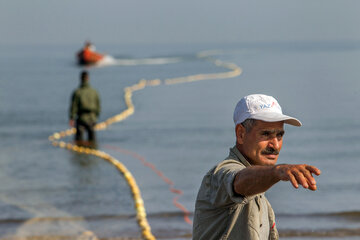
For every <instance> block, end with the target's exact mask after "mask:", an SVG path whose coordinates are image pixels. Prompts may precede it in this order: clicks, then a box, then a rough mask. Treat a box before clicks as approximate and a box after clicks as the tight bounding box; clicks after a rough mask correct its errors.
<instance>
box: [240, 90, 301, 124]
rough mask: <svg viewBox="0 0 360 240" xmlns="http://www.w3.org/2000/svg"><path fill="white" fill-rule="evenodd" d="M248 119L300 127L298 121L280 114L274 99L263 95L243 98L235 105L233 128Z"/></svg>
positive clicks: (280, 111)
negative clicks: (281, 122)
mask: <svg viewBox="0 0 360 240" xmlns="http://www.w3.org/2000/svg"><path fill="white" fill-rule="evenodd" d="M249 118H251V119H256V120H262V121H265V122H279V121H284V122H285V123H287V124H290V125H293V126H297V127H300V126H301V122H300V121H299V120H298V119H296V118H293V117H290V116H287V115H284V114H283V113H282V110H281V107H280V105H279V103H278V101H277V100H276V99H275V98H273V97H272V96H267V95H263V94H252V95H248V96H245V97H243V98H242V99H240V101H239V102H238V103H237V105H236V107H235V111H234V123H235V126H236V125H238V124H239V123H242V122H243V121H245V120H246V119H249Z"/></svg>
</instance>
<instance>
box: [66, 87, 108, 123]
mask: <svg viewBox="0 0 360 240" xmlns="http://www.w3.org/2000/svg"><path fill="white" fill-rule="evenodd" d="M100 110H101V109H100V98H99V94H98V93H97V91H96V90H95V89H93V88H92V87H90V85H89V84H88V83H85V84H81V85H80V87H79V88H78V89H76V90H75V91H74V93H73V94H72V97H71V105H70V113H69V115H70V116H69V117H70V119H72V120H75V119H76V120H80V121H83V122H86V123H95V122H96V121H97V118H98V116H99V114H100Z"/></svg>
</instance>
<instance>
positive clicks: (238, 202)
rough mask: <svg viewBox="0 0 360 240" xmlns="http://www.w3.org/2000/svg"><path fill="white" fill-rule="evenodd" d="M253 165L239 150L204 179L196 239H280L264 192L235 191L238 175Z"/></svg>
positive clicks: (197, 208) (196, 216)
mask: <svg viewBox="0 0 360 240" xmlns="http://www.w3.org/2000/svg"><path fill="white" fill-rule="evenodd" d="M248 166H250V164H249V162H248V161H246V159H245V158H244V157H243V156H242V154H241V153H240V152H239V150H238V149H237V148H236V147H233V148H232V149H230V154H229V157H228V158H226V159H225V160H224V161H222V162H221V163H220V164H218V165H217V166H215V167H214V168H213V169H211V170H210V171H209V172H208V173H207V174H206V175H205V177H204V178H203V181H202V183H201V186H200V189H199V193H198V196H197V199H196V204H195V214H194V225H193V240H212V239H213V240H219V239H221V240H225V239H227V240H235V239H236V240H247V239H248V240H257V239H258V240H268V239H271V240H272V239H278V238H279V236H278V232H277V229H276V226H275V215H274V211H273V210H272V208H271V206H270V203H269V202H268V200H267V199H266V197H265V195H264V193H261V194H257V195H254V196H246V197H244V196H241V195H239V194H236V193H235V192H234V188H233V182H234V179H235V176H236V174H237V173H238V172H239V171H241V170H242V169H244V168H246V167H248Z"/></svg>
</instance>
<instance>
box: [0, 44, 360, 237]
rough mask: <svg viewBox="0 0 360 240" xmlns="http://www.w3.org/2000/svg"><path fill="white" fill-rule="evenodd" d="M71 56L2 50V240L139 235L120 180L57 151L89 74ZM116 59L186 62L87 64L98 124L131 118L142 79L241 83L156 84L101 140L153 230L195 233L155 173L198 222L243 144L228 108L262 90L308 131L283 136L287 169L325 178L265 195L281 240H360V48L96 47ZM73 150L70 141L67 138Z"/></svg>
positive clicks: (66, 50) (52, 49)
mask: <svg viewBox="0 0 360 240" xmlns="http://www.w3.org/2000/svg"><path fill="white" fill-rule="evenodd" d="M78 47H79V46H77V45H73V46H69V45H68V46H41V47H40V46H0V52H1V54H0V123H1V124H0V136H1V144H0V181H1V183H2V184H1V185H0V212H1V214H0V238H6V237H12V236H16V237H26V236H54V237H55V236H78V235H80V234H81V233H83V232H85V231H91V232H93V233H94V234H95V235H96V236H97V237H99V238H111V237H139V236H140V231H139V228H138V226H137V223H136V219H135V211H134V204H133V202H132V198H131V195H130V192H129V188H128V186H127V184H126V182H125V180H124V178H123V176H122V175H121V174H119V172H118V171H117V170H116V169H115V168H114V167H113V166H112V165H110V164H109V163H107V162H105V161H104V160H102V159H98V158H96V157H93V156H86V155H80V154H77V153H73V152H70V151H68V150H64V149H60V148H55V147H53V146H52V145H51V144H50V142H49V141H48V137H49V136H50V135H51V134H53V133H54V132H57V131H61V130H65V129H67V128H68V125H67V123H68V107H69V101H70V95H71V92H72V91H73V90H74V89H75V88H76V87H77V86H78V82H79V81H78V76H79V73H80V71H81V70H82V69H81V68H79V67H78V66H76V65H75V59H74V56H75V52H76V51H77V50H78ZM97 47H98V49H99V51H102V52H106V53H108V54H110V55H112V56H114V57H115V58H117V59H127V60H129V59H132V60H134V59H135V60H139V59H140V60H141V59H144V58H146V59H149V58H150V59H158V58H169V59H172V58H176V59H178V61H177V62H175V63H174V62H172V61H169V62H168V63H167V62H166V61H165V62H163V64H155V63H159V62H156V61H154V62H153V63H154V64H151V60H150V62H148V63H150V64H146V65H144V64H135V65H132V66H124V65H114V66H107V67H101V68H91V69H89V72H90V81H91V84H92V85H93V86H94V87H95V88H96V89H98V91H99V93H100V95H101V100H102V113H101V116H100V121H102V120H105V119H107V118H109V117H112V116H113V115H116V114H118V113H120V112H121V111H123V110H124V109H125V103H124V100H123V89H124V88H125V87H127V86H130V85H133V84H135V83H137V82H138V81H139V80H140V79H161V80H164V79H167V78H173V77H182V76H188V75H194V74H200V73H217V72H226V71H228V69H224V68H222V67H217V66H215V65H214V64H213V63H212V62H210V61H206V59H203V58H198V57H196V56H197V55H196V54H197V53H199V52H201V51H203V50H214V49H216V50H220V51H217V52H216V54H214V55H213V56H212V57H213V58H215V59H220V60H222V61H225V62H232V63H235V64H237V65H238V66H239V67H241V68H242V70H243V73H242V74H241V75H240V76H238V77H235V78H231V79H219V80H209V81H199V82H193V83H186V84H178V85H171V86H167V85H160V86H156V87H148V88H145V89H144V90H142V91H138V92H135V93H134V95H133V102H134V105H135V113H134V115H132V116H130V117H129V118H128V119H126V120H125V121H123V122H120V123H116V124H114V125H111V126H110V127H109V128H108V129H106V130H105V131H101V132H98V134H97V136H98V148H99V149H100V150H102V151H105V152H107V153H109V154H111V155H112V156H114V157H115V158H117V159H118V160H119V161H121V162H122V163H124V164H125V165H126V166H127V167H128V169H129V170H130V171H131V172H132V174H133V175H134V176H135V178H136V181H137V183H138V185H139V187H140V189H141V193H142V197H143V199H144V202H145V208H146V211H147V214H148V216H147V217H148V220H149V223H150V225H151V227H152V232H153V234H154V235H155V236H157V237H158V238H159V239H189V238H190V235H191V225H189V224H187V223H186V222H185V221H184V219H183V214H182V211H180V209H178V208H176V207H175V206H174V205H173V198H174V197H175V196H176V195H175V194H174V193H172V192H171V191H170V190H169V185H168V184H167V183H165V182H164V181H163V180H162V179H161V178H160V177H159V175H158V174H156V173H155V172H154V171H152V170H151V169H150V168H148V167H146V166H145V165H144V164H142V162H141V161H139V159H136V158H134V157H133V156H132V155H129V154H124V151H128V152H132V153H136V154H138V155H140V156H142V157H144V158H145V159H146V161H147V162H149V163H151V164H153V165H154V166H156V168H157V169H158V170H159V171H161V172H162V173H163V174H164V175H165V176H166V177H167V178H169V179H171V180H172V181H173V182H174V187H175V188H176V189H179V190H181V191H182V192H183V195H182V196H180V198H179V199H178V202H179V203H181V204H182V205H183V206H185V207H186V208H187V209H188V210H189V211H190V212H191V213H192V212H193V210H194V202H195V198H196V194H197V191H198V188H199V185H200V182H201V179H202V177H203V175H204V174H205V173H206V171H208V170H209V169H210V168H211V167H212V166H213V165H215V164H216V163H217V162H219V161H221V160H222V159H224V158H225V157H226V156H227V154H228V150H229V148H230V147H232V146H233V145H234V142H235V138H234V129H233V128H234V127H233V122H232V112H233V109H234V107H235V104H236V103H237V101H238V100H239V99H240V98H241V97H242V96H244V95H248V94H252V93H264V94H268V95H272V96H274V97H276V98H277V99H278V101H279V102H280V104H281V106H282V108H283V111H284V112H285V113H287V114H290V115H293V116H295V117H297V118H299V119H300V120H301V121H302V122H303V127H301V128H296V127H291V126H286V134H285V140H284V145H283V149H282V152H281V154H280V157H279V163H307V164H311V165H315V166H317V167H318V168H320V169H321V170H322V175H321V176H320V177H318V178H317V181H318V191H316V192H310V191H307V190H304V189H298V190H296V189H293V188H292V186H291V184H290V183H288V182H281V183H279V184H277V185H276V186H274V187H273V188H272V189H271V190H270V191H268V193H267V196H268V198H269V200H270V202H271V203H272V205H273V207H274V210H275V213H276V216H277V226H278V229H279V230H280V233H281V235H282V236H283V238H282V239H297V240H299V239H313V238H316V237H320V239H327V238H331V239H334V237H335V238H338V239H358V238H360V204H359V203H360V159H359V155H360V120H359V119H360V111H359V103H360V71H359V63H360V43H358V42H330V43H329V42H306V43H301V42H299V43H262V44H229V45H209V46H199V45H193V46H192V45H172V46H170V45H165V46H160V45H157V46H151V45H138V46H123V45H121V46H120V45H118V46H117V45H105V46H100V45H99V46H97ZM65 140H66V141H72V138H70V137H69V138H66V139H65ZM190 217H191V218H192V216H190Z"/></svg>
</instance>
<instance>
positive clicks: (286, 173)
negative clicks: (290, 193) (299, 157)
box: [275, 164, 321, 191]
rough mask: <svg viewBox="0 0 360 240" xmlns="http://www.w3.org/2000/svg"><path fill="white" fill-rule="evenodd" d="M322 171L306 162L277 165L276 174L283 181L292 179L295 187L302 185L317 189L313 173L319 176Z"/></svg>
mask: <svg viewBox="0 0 360 240" xmlns="http://www.w3.org/2000/svg"><path fill="white" fill-rule="evenodd" d="M320 173H321V171H320V170H319V169H318V168H316V167H314V166H310V165H306V164H299V165H297V164H296V165H294V164H279V165H276V166H275V174H276V176H277V177H278V178H279V179H280V180H282V181H290V182H291V183H292V185H293V186H294V187H295V188H298V187H299V185H302V186H303V187H304V188H308V189H310V190H313V191H315V190H316V181H315V179H314V177H313V176H312V174H315V175H317V176H319V175H320Z"/></svg>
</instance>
